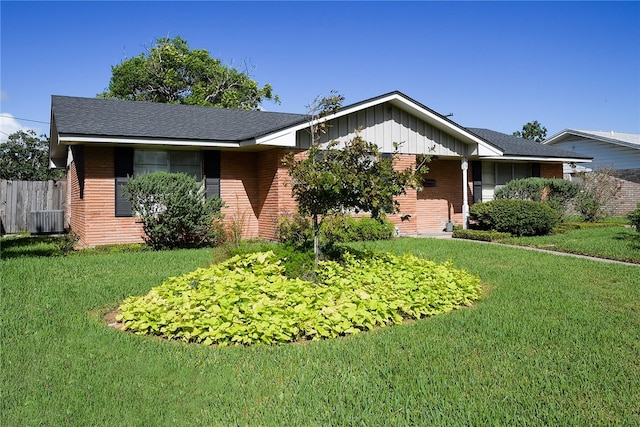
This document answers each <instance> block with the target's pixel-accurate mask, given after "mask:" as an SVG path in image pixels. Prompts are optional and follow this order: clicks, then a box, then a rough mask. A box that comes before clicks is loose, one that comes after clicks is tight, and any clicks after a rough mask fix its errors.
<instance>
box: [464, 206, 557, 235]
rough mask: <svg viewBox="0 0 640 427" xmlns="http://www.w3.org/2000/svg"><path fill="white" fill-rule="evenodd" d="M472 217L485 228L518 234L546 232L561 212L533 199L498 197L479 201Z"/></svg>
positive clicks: (470, 217)
mask: <svg viewBox="0 0 640 427" xmlns="http://www.w3.org/2000/svg"><path fill="white" fill-rule="evenodd" d="M469 219H470V220H471V221H472V223H474V225H475V226H476V227H477V228H479V229H481V230H496V231H500V232H504V233H511V234H513V235H514V236H542V235H546V234H549V233H550V232H551V230H552V229H553V227H554V226H555V225H556V223H557V222H558V221H557V214H556V212H555V211H554V210H553V209H552V208H551V207H549V206H548V205H546V204H544V203H541V202H532V201H530V200H515V199H498V200H492V201H490V202H487V203H476V204H474V205H473V206H471V209H470V210H469Z"/></svg>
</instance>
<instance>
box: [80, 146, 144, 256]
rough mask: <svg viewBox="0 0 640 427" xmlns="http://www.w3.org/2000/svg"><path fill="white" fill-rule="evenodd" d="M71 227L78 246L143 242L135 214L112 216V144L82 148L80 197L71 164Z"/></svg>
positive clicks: (113, 192) (113, 182)
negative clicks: (77, 240) (82, 174)
mask: <svg viewBox="0 0 640 427" xmlns="http://www.w3.org/2000/svg"><path fill="white" fill-rule="evenodd" d="M72 170H73V171H74V173H72V177H71V179H72V183H71V187H72V194H71V198H72V208H71V209H72V210H71V218H72V219H71V227H72V229H73V231H74V232H75V233H77V234H78V235H79V237H80V242H79V244H80V245H81V246H86V247H91V246H99V245H108V244H117V243H140V242H143V235H144V233H143V231H142V226H141V225H140V224H139V223H138V222H137V221H136V219H135V218H133V217H131V218H116V217H115V179H114V164H113V148H111V147H90V146H87V147H85V148H84V176H85V178H84V198H83V199H82V200H81V199H80V188H79V183H78V180H77V174H75V168H74V167H73V166H72Z"/></svg>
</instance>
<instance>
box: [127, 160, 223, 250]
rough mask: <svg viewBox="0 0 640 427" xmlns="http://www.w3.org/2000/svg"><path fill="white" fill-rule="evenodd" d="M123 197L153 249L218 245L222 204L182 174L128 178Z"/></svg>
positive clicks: (199, 184) (157, 173) (161, 173)
mask: <svg viewBox="0 0 640 427" xmlns="http://www.w3.org/2000/svg"><path fill="white" fill-rule="evenodd" d="M124 195H125V197H127V199H128V200H129V201H130V202H131V206H132V209H133V212H134V213H135V215H136V216H138V217H139V218H140V221H141V222H142V226H143V230H144V233H145V241H146V242H147V244H148V245H150V246H151V247H153V248H154V249H173V248H183V247H198V246H206V245H210V244H212V243H216V242H217V241H219V239H220V236H219V235H218V234H220V233H222V232H223V231H222V228H221V227H217V226H216V223H217V222H219V220H220V219H222V214H221V213H220V210H221V208H222V206H223V202H222V201H221V200H220V199H219V198H217V197H209V198H206V197H205V188H204V186H203V185H201V183H199V182H197V181H196V180H195V178H193V177H191V176H189V175H186V174H184V173H169V172H154V173H150V174H146V175H141V176H138V177H135V178H129V179H128V180H127V183H126V185H125V186H124Z"/></svg>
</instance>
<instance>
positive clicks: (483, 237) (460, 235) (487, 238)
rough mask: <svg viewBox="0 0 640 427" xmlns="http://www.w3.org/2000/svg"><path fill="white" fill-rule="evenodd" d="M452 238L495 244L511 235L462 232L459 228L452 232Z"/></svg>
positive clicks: (476, 231) (468, 230) (479, 231)
mask: <svg viewBox="0 0 640 427" xmlns="http://www.w3.org/2000/svg"><path fill="white" fill-rule="evenodd" d="M452 237H453V238H455V239H468V240H479V241H482V242H495V241H498V240H500V239H503V238H507V237H511V233H502V232H500V231H495V230H471V229H466V230H463V229H461V228H458V229H455V230H453V235H452Z"/></svg>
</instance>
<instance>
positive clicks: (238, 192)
mask: <svg viewBox="0 0 640 427" xmlns="http://www.w3.org/2000/svg"><path fill="white" fill-rule="evenodd" d="M257 156H258V153H239V152H231V151H223V152H221V153H220V198H221V199H222V200H223V201H224V202H225V204H226V207H225V208H223V209H222V213H223V214H224V216H225V218H224V222H225V225H226V227H227V228H228V230H230V231H231V230H233V229H235V230H237V231H238V232H239V234H240V236H241V237H242V238H251V237H258V236H259V226H258V215H259V209H260V204H259V190H258V175H257V174H256V170H257V167H258V161H257Z"/></svg>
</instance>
